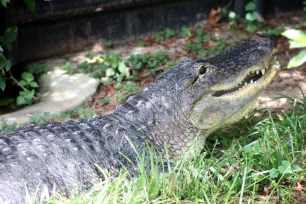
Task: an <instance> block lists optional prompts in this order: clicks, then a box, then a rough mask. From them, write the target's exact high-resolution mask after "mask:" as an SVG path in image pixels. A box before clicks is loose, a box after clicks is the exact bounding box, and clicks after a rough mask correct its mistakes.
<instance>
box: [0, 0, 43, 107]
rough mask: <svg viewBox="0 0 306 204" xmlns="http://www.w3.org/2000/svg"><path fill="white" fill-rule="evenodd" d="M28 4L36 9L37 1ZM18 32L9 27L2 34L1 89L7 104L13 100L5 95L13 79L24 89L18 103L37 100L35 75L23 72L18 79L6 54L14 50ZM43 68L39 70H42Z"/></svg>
mask: <svg viewBox="0 0 306 204" xmlns="http://www.w3.org/2000/svg"><path fill="white" fill-rule="evenodd" d="M9 2H10V0H1V3H2V5H3V6H4V7H6V6H7V3H9ZM25 3H26V5H27V6H28V7H29V8H30V9H31V10H32V11H34V9H35V1H34V0H25ZM17 34H18V28H17V27H9V28H7V29H6V30H5V32H4V35H3V36H0V91H2V92H3V93H4V94H3V96H4V97H2V98H0V103H2V104H5V101H7V100H8V99H9V100H11V99H12V98H11V97H6V96H5V90H6V87H7V84H8V83H7V82H8V81H13V84H17V85H18V86H19V87H20V88H21V90H22V91H19V96H18V97H17V98H16V102H17V105H23V104H31V103H32V102H33V99H35V100H37V98H36V97H35V88H37V87H38V84H37V83H36V82H35V81H34V76H33V75H32V74H31V73H29V72H23V73H21V80H20V81H18V79H17V77H16V76H14V75H13V74H12V71H11V68H12V65H11V62H10V60H9V59H6V57H5V55H4V50H3V48H4V49H6V50H7V51H8V52H11V51H12V44H13V43H14V42H15V40H16V38H17ZM31 71H34V70H33V69H32V70H31ZM40 71H41V70H39V71H37V72H40Z"/></svg>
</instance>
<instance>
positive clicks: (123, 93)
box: [103, 81, 141, 103]
mask: <svg viewBox="0 0 306 204" xmlns="http://www.w3.org/2000/svg"><path fill="white" fill-rule="evenodd" d="M114 88H115V89H117V92H116V93H115V94H114V95H113V96H111V97H110V98H109V101H110V100H115V101H116V102H117V103H120V102H121V101H123V100H125V99H126V98H127V97H129V96H131V95H135V94H137V93H139V92H140V91H141V89H140V88H139V87H137V86H136V84H135V83H134V82H132V81H127V82H125V83H122V84H120V83H117V84H116V85H115V86H114ZM103 101H104V102H105V101H107V99H104V100H103ZM109 101H107V102H109Z"/></svg>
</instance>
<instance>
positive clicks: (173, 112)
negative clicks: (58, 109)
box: [0, 35, 278, 202]
mask: <svg viewBox="0 0 306 204" xmlns="http://www.w3.org/2000/svg"><path fill="white" fill-rule="evenodd" d="M274 46H275V44H274V42H273V40H271V39H270V37H269V36H263V35H256V36H254V37H252V38H251V39H250V40H248V41H246V42H243V43H242V44H240V45H238V46H236V47H233V48H231V49H229V50H227V51H226V52H224V53H222V54H220V55H217V56H215V57H211V58H207V59H199V60H191V59H189V58H182V60H181V63H180V64H178V65H177V66H175V67H173V68H172V69H169V70H167V71H165V72H164V73H163V74H161V76H159V77H158V79H157V80H156V82H155V83H152V84H150V85H149V86H147V87H146V88H145V89H144V91H143V92H142V93H140V94H138V95H136V96H133V97H131V98H129V100H128V102H127V103H125V104H123V105H119V106H118V107H117V109H116V111H115V112H114V113H113V114H111V115H107V116H102V117H95V118H93V119H90V120H85V119H81V120H78V121H66V122H64V123H50V124H45V125H36V126H34V125H33V126H29V127H24V128H20V129H18V130H15V131H11V132H6V133H2V134H0V202H1V201H11V202H14V201H15V202H16V201H17V202H24V201H25V186H26V188H27V191H28V192H29V194H30V195H33V194H34V193H35V191H36V189H37V187H38V186H39V190H38V192H41V189H48V190H49V192H52V189H53V188H54V187H55V188H56V191H57V192H60V193H61V194H63V195H65V196H68V195H69V194H70V193H71V191H72V192H73V189H74V190H75V189H77V191H84V190H86V189H88V188H89V187H91V186H92V185H93V184H94V183H97V182H99V181H100V180H101V178H102V177H101V172H100V171H99V170H97V168H95V164H96V165H98V166H100V167H101V168H102V169H107V170H108V171H110V172H111V173H113V174H115V172H116V170H120V168H121V167H122V166H121V165H124V166H126V167H127V169H129V170H131V171H133V168H135V167H134V166H133V165H132V164H131V163H130V162H128V161H127V160H126V158H125V157H124V156H122V154H123V155H125V156H126V157H128V158H129V159H131V161H133V162H134V163H137V159H136V154H135V151H134V150H133V148H132V147H131V145H130V143H129V141H128V140H127V137H128V138H129V139H130V141H131V142H132V143H133V145H134V146H135V149H136V150H137V152H139V153H140V154H141V153H142V152H144V151H146V148H145V143H146V141H150V142H152V143H153V144H155V145H156V146H157V147H158V148H162V147H163V146H164V145H166V146H167V147H168V149H169V152H170V154H171V156H172V157H175V156H178V157H180V156H181V155H182V154H183V153H185V152H187V151H189V150H190V151H189V153H190V154H195V153H198V151H197V149H196V148H194V146H195V145H194V143H195V138H197V139H196V141H197V145H198V146H200V147H202V146H203V145H204V142H205V139H206V137H207V136H208V134H210V133H211V132H212V131H214V130H216V129H217V128H220V127H222V126H225V125H228V124H231V123H234V122H236V121H238V120H240V119H241V118H243V117H244V116H245V115H246V114H247V113H248V112H249V110H250V109H251V108H252V106H253V104H254V103H255V102H256V99H257V97H258V95H259V94H260V93H261V92H262V90H263V89H264V88H265V87H266V86H267V85H268V84H269V83H270V82H271V81H272V79H273V77H274V76H275V74H276V72H277V68H278V66H277V63H276V62H275V63H274V62H273V65H270V66H269V64H271V57H272V54H273V51H274ZM261 69H265V70H266V71H265V72H266V73H265V75H264V76H262V77H260V79H258V81H257V83H256V84H255V83H253V84H249V85H247V86H245V87H243V88H242V89H240V90H236V89H238V88H239V86H238V84H239V83H241V82H242V81H244V80H247V81H248V80H250V79H248V78H249V77H250V75H248V74H249V73H252V72H255V73H256V71H259V70H261ZM247 75H248V76H247ZM254 75H256V74H254ZM259 76H260V74H259V75H258V76H256V77H257V78H258V77H259ZM256 77H255V78H256ZM255 78H254V79H255ZM237 86H238V87H237ZM235 87H236V88H235ZM226 90H227V91H226ZM199 150H200V149H199Z"/></svg>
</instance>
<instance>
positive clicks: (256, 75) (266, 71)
mask: <svg viewBox="0 0 306 204" xmlns="http://www.w3.org/2000/svg"><path fill="white" fill-rule="evenodd" d="M279 67H280V66H279V63H278V62H277V61H276V60H275V61H273V62H272V63H270V65H269V66H266V67H264V68H261V69H258V68H257V69H256V70H253V71H250V72H249V73H248V74H247V75H246V76H245V77H244V78H243V80H242V81H240V82H239V83H238V84H236V85H234V87H232V88H230V89H228V90H220V91H216V92H215V93H214V94H213V95H212V96H214V97H220V96H223V95H230V94H233V93H237V92H239V91H243V90H244V91H246V90H247V89H248V88H251V87H252V88H253V89H254V88H255V89H259V90H260V89H263V88H265V87H266V86H267V85H268V84H269V83H270V82H271V81H272V80H273V78H274V76H275V74H276V72H277V70H279Z"/></svg>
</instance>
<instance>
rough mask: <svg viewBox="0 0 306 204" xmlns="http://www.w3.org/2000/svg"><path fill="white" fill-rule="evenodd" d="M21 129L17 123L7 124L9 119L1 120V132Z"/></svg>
mask: <svg viewBox="0 0 306 204" xmlns="http://www.w3.org/2000/svg"><path fill="white" fill-rule="evenodd" d="M18 127H19V125H18V124H17V123H15V122H14V123H12V124H11V125H8V124H7V119H5V118H1V120H0V132H3V131H10V130H15V129H17V128H18Z"/></svg>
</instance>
